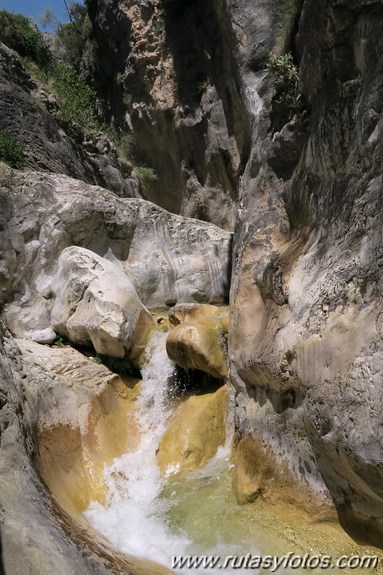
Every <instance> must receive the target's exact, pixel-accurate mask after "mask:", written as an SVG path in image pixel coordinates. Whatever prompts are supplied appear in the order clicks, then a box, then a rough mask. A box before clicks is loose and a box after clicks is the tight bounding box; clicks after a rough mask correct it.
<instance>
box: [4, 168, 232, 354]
mask: <svg viewBox="0 0 383 575" xmlns="http://www.w3.org/2000/svg"><path fill="white" fill-rule="evenodd" d="M9 179H10V181H9V182H8V183H7V185H8V187H3V188H1V189H0V201H1V206H2V208H1V212H0V213H1V215H2V227H1V229H0V234H1V243H2V246H3V250H4V252H3V253H4V258H3V259H2V266H1V277H2V278H3V280H2V282H1V304H2V305H4V304H6V306H5V310H4V311H5V317H6V321H7V324H8V326H9V327H10V329H11V331H12V333H14V334H15V335H17V336H18V337H28V338H32V339H35V340H36V341H45V340H46V338H48V340H49V337H50V334H51V332H52V320H51V311H52V306H53V304H54V301H55V297H54V296H55V294H56V295H57V294H58V297H62V296H63V292H64V287H65V286H64V283H63V282H64V280H65V274H64V275H62V274H61V275H60V274H58V276H57V281H56V284H55V288H54V290H53V291H52V280H53V277H54V275H55V274H56V272H57V270H58V263H59V256H60V254H61V253H62V252H63V250H64V249H65V248H67V247H69V246H78V247H81V248H86V249H87V250H90V252H94V254H97V255H94V258H93V259H92V254H91V253H89V252H87V253H88V256H87V261H88V260H89V262H90V263H89V266H88V267H89V273H88V276H89V274H90V276H92V277H93V276H94V272H93V271H92V269H93V268H97V269H98V272H97V273H98V274H100V273H101V272H100V268H102V267H103V266H104V267H105V269H108V270H109V272H108V273H109V276H110V277H109V279H108V280H106V282H108V281H112V276H111V275H110V272H111V270H113V274H114V278H115V279H114V288H115V289H114V292H113V290H112V289H111V290H108V289H107V288H106V292H108V294H107V296H105V297H106V300H107V299H108V298H111V301H110V302H109V304H108V305H109V306H110V310H111V312H112V309H116V310H117V307H118V306H120V308H121V306H122V308H123V307H124V305H125V306H126V301H127V297H128V296H127V294H125V295H124V294H123V290H122V291H121V290H120V291H119V290H118V285H122V284H124V285H128V284H129V280H130V281H131V282H132V284H133V286H134V288H135V290H136V292H137V294H138V297H139V298H140V300H141V302H142V303H143V304H144V305H145V306H149V307H152V308H154V307H165V306H167V305H174V304H175V303H177V302H178V303H181V302H185V301H186V302H193V301H194V302H202V303H204V302H221V303H222V302H223V301H225V300H226V299H227V297H228V293H229V289H230V257H229V253H230V249H231V240H232V236H231V234H230V233H228V232H225V231H224V230H222V229H220V228H218V227H216V226H214V225H213V224H209V223H204V222H200V221H197V220H191V219H187V218H184V217H182V216H176V215H173V214H169V213H168V212H166V211H165V210H163V209H161V208H159V207H157V206H155V205H154V204H152V203H150V202H147V201H145V200H140V199H138V198H119V197H118V196H116V195H115V194H113V193H112V192H108V191H107V190H104V189H102V188H99V187H96V186H90V185H87V184H85V183H84V182H81V181H79V180H73V179H71V178H68V177H66V176H63V175H50V174H43V173H38V172H29V171H26V172H22V173H18V172H16V171H14V172H10V176H9ZM72 251H74V252H75V253H77V252H78V254H81V250H79V249H78V248H77V251H76V248H75V247H74V248H73V250H72ZM97 256H101V258H98V257H97ZM75 259H76V258H75ZM77 259H78V258H77ZM103 259H104V260H109V261H104V263H103ZM80 260H81V257H80V255H79V259H78V261H80ZM60 261H61V260H60ZM76 261H77V260H76ZM81 261H82V260H81ZM81 261H80V263H79V264H78V266H77V267H78V275H79V276H80V275H81V274H83V273H85V272H84V270H83V269H82V268H83V267H84V263H81ZM74 262H75V260H73V262H72V263H73V266H74ZM110 262H111V263H110ZM76 265H77V264H76ZM73 266H72V267H73ZM67 267H68V266H67ZM69 267H70V266H69ZM85 267H86V266H85ZM67 271H68V273H69V272H70V270H67ZM106 276H108V274H106ZM106 276H105V274H104V280H103V281H104V284H105V277H106ZM126 276H128V277H126ZM88 279H89V278H88ZM65 281H66V280H65ZM76 281H77V280H76ZM76 281H72V282H69V283H70V285H69V292H68V293H67V294H66V298H67V300H68V301H70V302H71V305H70V306H69V307H68V309H67V310H66V312H65V314H66V316H65V317H66V320H68V319H69V318H70V317H71V316H72V315H73V314H74V312H75V308H74V307H73V304H74V302H75V301H76V302H77V303H78V302H80V301H82V309H83V314H82V316H83V319H84V318H86V316H87V314H88V315H89V314H90V316H89V317H90V318H91V316H92V313H93V312H92V310H91V309H89V301H88V300H87V296H86V294H85V295H84V289H85V287H84V286H83V284H81V282H80V283H78V281H77V283H76ZM80 285H82V286H83V287H82V288H81V289H80ZM76 286H77V287H76ZM134 288H133V291H134ZM104 289H105V285H104ZM76 290H77V292H76ZM67 291H68V290H67ZM96 291H97V290H96ZM71 292H76V293H71ZM112 292H113V293H114V296H115V297H116V298H117V299H116V300H115V301H114V300H113V297H114V296H113V297H112ZM118 293H119V294H120V295H119V296H118V297H117V295H118ZM88 295H90V292H89V293H88ZM98 297H99V296H98V295H97V294H96V296H95V298H93V299H92V298H90V299H92V301H93V303H94V305H96V306H97V305H98V304H97V298H98ZM132 297H133V295H132ZM135 298H137V295H136V294H134V297H133V299H132V302H133V300H134V301H136V299H135ZM88 299H89V298H88ZM106 300H105V302H106ZM117 300H118V301H117ZM122 300H123V302H124V303H121V301H122ZM61 303H62V302H61ZM57 305H58V306H60V305H61V304H60V303H58V304H57ZM76 305H77V304H76ZM105 305H106V304H105ZM116 306H117V307H116ZM101 307H102V306H101ZM133 307H134V309H135V311H134V313H133V308H131V309H130V312H129V313H130V315H131V321H130V323H129V321H128V320H127V318H126V317H125V315H126V313H127V312H126V311H124V312H123V313H121V314H120V315H119V317H120V319H119V322H120V321H121V322H122V323H124V324H127V325H128V324H129V325H130V328H129V330H132V331H134V330H133V327H134V322H133V319H132V318H133V317H136V312H137V310H138V309H141V311H142V313H143V315H142V318H143V319H144V318H147V312H145V313H144V309H143V307H142V304H141V303H138V307H137V306H136V304H134V306H133ZM57 309H58V308H57ZM100 311H101V314H102V315H104V319H105V320H106V316H107V315H108V314H107V313H106V310H105V309H104V311H102V310H100ZM97 313H98V312H97ZM129 313H128V315H129ZM84 314H85V315H84ZM105 314H106V315H105ZM124 314H125V315H124ZM117 315H118V314H117ZM116 317H117V316H116ZM116 317H115V319H116ZM124 317H125V319H123V318H124ZM56 319H57V318H56ZM72 320H73V321H74V322H75V318H74V317H72ZM55 321H56V320H55ZM89 321H90V319H89V318H88V320H86V322H87V323H88V324H89ZM92 321H93V324H94V320H92ZM144 321H145V322H146V323H147V321H148V320H147V319H144ZM75 323H76V322H75ZM91 323H92V322H91ZM107 323H108V322H107V321H105V322H104V324H105V325H106V324H107ZM112 323H113V322H112ZM58 324H60V325H61V324H62V322H61V323H60V321H59V320H58ZM89 325H90V324H89ZM115 326H116V329H117V327H118V326H117V324H115ZM79 327H80V326H79V325H77V329H79ZM83 327H84V325H83ZM88 327H89V326H88ZM141 327H143V326H141ZM94 328H95V326H94V325H93V327H92V329H93V332H94ZM120 329H123V330H125V328H123V326H122V325H120V326H119V327H118V329H117V331H118V330H120ZM134 329H135V328H134ZM129 330H128V331H129ZM112 331H113V330H112ZM144 331H145V330H143V332H144ZM143 332H142V333H143ZM118 333H120V336H121V338H122V339H123V338H124V337H125V336H126V337H127V340H126V341H125V343H124V346H125V347H128V348H131V347H132V342H130V343H129V341H128V340H129V338H130V335H129V336H128V335H127V332H126V330H125V331H124V332H121V331H118ZM65 335H67V333H66V332H65ZM104 335H106V334H104ZM104 335H103V334H102V330H100V333H99V334H98V336H97V335H96V334H95V333H94V337H96V338H99V339H100V338H101V339H102V338H103V337H104ZM109 335H110V333H109ZM120 336H119V337H120ZM53 337H54V334H53ZM92 337H93V336H92ZM108 337H109V336H108ZM136 343H137V344H138V342H136ZM115 344H116V345H120V344H121V342H120V344H118V342H117V340H115ZM133 347H134V346H133ZM113 355H116V354H113ZM117 355H120V354H119V353H117Z"/></svg>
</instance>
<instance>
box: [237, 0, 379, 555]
mask: <svg viewBox="0 0 383 575" xmlns="http://www.w3.org/2000/svg"><path fill="white" fill-rule="evenodd" d="M250 4H251V6H250ZM231 9H232V11H233V21H234V22H238V26H237V27H236V26H234V27H235V29H236V31H237V37H238V41H239V46H240V50H239V59H240V63H241V66H242V77H243V81H244V83H245V85H246V87H247V96H248V97H247V106H248V108H249V110H250V111H251V113H252V115H253V130H254V131H253V148H252V155H251V160H250V162H249V163H248V164H247V167H246V172H245V177H244V178H243V179H242V185H241V190H240V199H239V206H240V209H239V216H238V220H237V227H236V234H235V239H234V257H233V261H234V274H233V283H232V289H231V304H232V307H231V325H230V331H229V333H230V341H229V352H230V356H231V373H232V378H233V382H234V384H235V386H236V388H237V390H238V397H237V404H238V408H237V422H238V426H239V428H240V430H241V433H242V434H244V435H246V433H248V432H250V431H251V433H252V435H253V436H254V437H255V438H256V441H257V442H258V443H259V445H261V446H262V445H263V446H266V447H271V448H272V449H273V451H274V453H275V454H277V456H278V457H282V458H284V459H285V460H288V462H289V465H290V468H291V471H292V472H293V473H294V474H295V475H296V476H297V477H301V478H305V479H306V480H307V481H308V482H309V483H311V484H312V485H315V484H317V485H318V482H319V485H320V481H321V479H320V476H319V473H318V471H319V472H320V474H321V477H322V479H323V480H324V482H325V484H326V486H327V488H328V489H329V491H330V493H331V495H332V497H333V500H334V502H335V504H336V506H337V509H338V512H339V516H340V519H341V521H342V523H343V525H344V526H345V527H346V528H347V529H348V530H349V532H350V533H351V534H352V535H354V536H355V537H356V538H357V539H359V540H361V541H370V542H372V543H374V544H375V545H379V546H381V530H382V526H383V499H382V493H381V488H380V484H381V481H382V455H383V451H382V447H383V443H382V431H381V429H382V414H381V410H380V409H377V406H378V405H380V403H381V401H382V398H381V386H380V384H379V381H381V377H382V361H381V358H382V345H383V344H382V337H381V318H382V279H381V278H382V275H381V271H382V270H381V264H382V237H383V236H382V231H383V218H382V207H383V206H382V198H383V196H382V157H383V150H382V139H381V131H382V122H381V118H382V116H381V113H382V107H381V102H382V94H383V74H382V72H383V69H382V66H383V63H382V58H381V53H382V52H381V49H382V35H381V31H382V17H383V12H382V5H381V4H380V3H374V2H369V1H362V0H355V1H353V2H343V1H340V2H338V1H336V2H335V1H331V0H327V1H326V2H323V3H320V4H319V3H317V2H315V1H311V0H306V1H305V2H303V5H302V7H301V9H300V10H299V13H298V15H297V17H296V18H295V20H294V21H293V25H294V26H293V28H291V36H290V38H291V43H290V46H289V48H290V49H291V50H292V51H293V54H294V57H295V62H296V64H297V65H298V66H299V70H300V72H299V76H300V90H301V94H302V101H303V102H304V105H305V112H301V113H300V114H298V116H297V117H296V118H294V119H293V121H291V122H290V123H288V124H287V125H281V123H280V119H279V125H278V124H276V120H275V114H274V113H273V110H275V100H273V86H272V83H270V78H269V77H268V75H267V73H266V70H265V69H264V64H263V63H264V58H265V49H267V50H271V49H274V50H275V49H276V48H278V42H280V37H278V25H277V24H278V20H279V22H281V16H280V14H281V11H279V12H278V7H277V6H276V3H272V2H270V3H267V2H264V3H255V4H254V3H250V2H246V1H238V2H231ZM241 13H242V15H241ZM246 15H249V20H248V24H247V25H246V26H249V28H246V29H247V30H249V37H248V39H247V42H245V43H243V42H241V39H242V38H244V34H243V29H242V25H241V22H242V23H243V22H244V20H245V19H246V17H247V16H246ZM270 24H274V25H272V27H271V28H268V25H270ZM282 25H283V22H282ZM245 36H246V34H245ZM287 37H288V36H286V38H287ZM249 38H250V40H251V41H250V40H249ZM250 45H252V47H253V48H252V52H251V54H250ZM292 150H294V154H291V151H292Z"/></svg>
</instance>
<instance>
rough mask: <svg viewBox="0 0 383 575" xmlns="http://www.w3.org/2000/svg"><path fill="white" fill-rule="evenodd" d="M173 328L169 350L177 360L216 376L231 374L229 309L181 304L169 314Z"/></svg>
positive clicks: (172, 358) (171, 357) (168, 343)
mask: <svg viewBox="0 0 383 575" xmlns="http://www.w3.org/2000/svg"><path fill="white" fill-rule="evenodd" d="M169 316H170V320H171V322H172V323H176V322H178V325H176V326H175V327H173V329H172V330H171V331H170V333H169V335H168V337H167V340H166V351H167V353H168V356H169V357H170V359H171V360H172V361H174V363H176V364H177V365H179V366H181V367H184V368H186V369H199V370H201V371H204V372H206V373H208V374H209V375H211V376H212V377H215V378H218V379H222V378H224V377H225V376H226V375H227V352H226V341H225V335H227V320H228V317H227V311H226V310H225V309H224V308H223V309H220V308H219V307H216V306H212V305H208V304H205V305H196V304H184V305H182V304H180V305H177V306H175V308H173V309H172V310H171V313H170V314H169Z"/></svg>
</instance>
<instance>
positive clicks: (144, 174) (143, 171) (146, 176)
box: [134, 166, 158, 192]
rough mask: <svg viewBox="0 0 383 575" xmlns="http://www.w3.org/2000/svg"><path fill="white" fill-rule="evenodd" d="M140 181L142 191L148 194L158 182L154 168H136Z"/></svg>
mask: <svg viewBox="0 0 383 575" xmlns="http://www.w3.org/2000/svg"><path fill="white" fill-rule="evenodd" d="M134 171H135V172H136V174H137V176H138V179H139V180H140V182H141V186H142V189H143V190H144V191H145V192H146V191H148V190H149V189H150V188H151V186H152V185H153V184H154V182H156V181H157V180H158V176H157V174H156V172H155V171H154V170H153V168H148V167H147V166H136V167H135V168H134Z"/></svg>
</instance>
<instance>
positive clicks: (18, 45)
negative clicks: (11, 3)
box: [0, 10, 53, 68]
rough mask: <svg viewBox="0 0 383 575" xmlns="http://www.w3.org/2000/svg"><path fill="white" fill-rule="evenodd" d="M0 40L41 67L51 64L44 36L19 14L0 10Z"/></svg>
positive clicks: (51, 58)
mask: <svg viewBox="0 0 383 575" xmlns="http://www.w3.org/2000/svg"><path fill="white" fill-rule="evenodd" d="M0 40H1V42H3V43H4V44H6V46H8V47H9V48H12V49H13V50H16V52H18V53H19V54H20V56H24V57H25V58H30V59H31V60H33V62H36V64H38V65H39V66H41V67H42V68H48V67H49V66H50V65H51V64H52V61H53V55H52V52H51V50H50V48H49V46H48V45H47V43H46V42H45V40H44V36H43V35H42V33H41V32H40V31H39V30H37V29H36V28H34V27H33V26H32V25H31V23H30V22H29V20H28V18H26V17H25V16H22V15H21V14H13V13H12V12H8V11H7V10H0Z"/></svg>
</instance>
